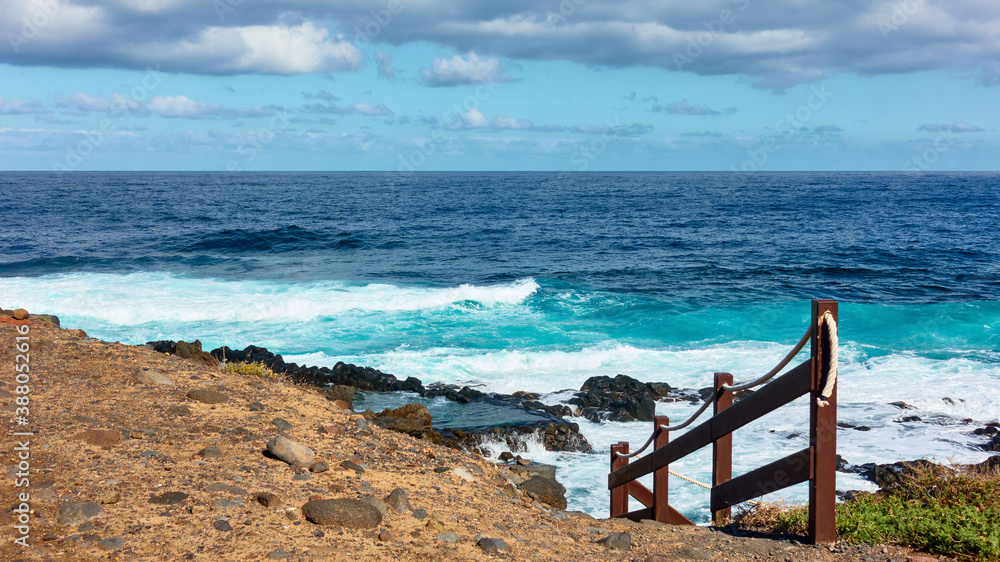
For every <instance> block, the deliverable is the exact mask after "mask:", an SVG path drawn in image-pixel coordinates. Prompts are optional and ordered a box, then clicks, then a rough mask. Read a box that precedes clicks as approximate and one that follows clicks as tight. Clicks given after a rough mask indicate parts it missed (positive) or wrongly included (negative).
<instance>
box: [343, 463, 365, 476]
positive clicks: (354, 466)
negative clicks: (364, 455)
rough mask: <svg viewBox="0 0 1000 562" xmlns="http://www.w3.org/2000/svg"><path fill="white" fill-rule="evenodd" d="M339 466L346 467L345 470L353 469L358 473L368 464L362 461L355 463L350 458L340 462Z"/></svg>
mask: <svg viewBox="0 0 1000 562" xmlns="http://www.w3.org/2000/svg"><path fill="white" fill-rule="evenodd" d="M340 466H342V467H344V468H346V469H347V470H353V471H355V472H357V473H358V474H364V472H365V470H367V469H368V465H366V464H364V463H356V462H354V461H352V460H346V461H344V462H342V463H340Z"/></svg>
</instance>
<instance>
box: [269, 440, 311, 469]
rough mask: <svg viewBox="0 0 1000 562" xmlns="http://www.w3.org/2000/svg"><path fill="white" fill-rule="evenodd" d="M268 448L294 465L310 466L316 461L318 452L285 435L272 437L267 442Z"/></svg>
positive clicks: (273, 453)
mask: <svg viewBox="0 0 1000 562" xmlns="http://www.w3.org/2000/svg"><path fill="white" fill-rule="evenodd" d="M267 450H268V452H270V453H271V454H272V455H274V456H276V457H278V458H279V459H281V460H283V461H285V462H287V463H288V464H290V465H292V466H304V467H310V466H312V465H313V463H314V462H316V453H314V452H313V450H312V449H310V448H309V447H306V446H305V445H303V444H302V443H298V442H296V441H292V440H291V439H289V438H287V437H285V436H284V435H276V436H274V437H272V438H271V440H270V441H268V442H267Z"/></svg>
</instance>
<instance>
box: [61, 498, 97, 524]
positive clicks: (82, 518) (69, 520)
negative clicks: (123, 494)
mask: <svg viewBox="0 0 1000 562" xmlns="http://www.w3.org/2000/svg"><path fill="white" fill-rule="evenodd" d="M102 515H104V508H103V507H101V505H100V504H98V503H94V502H69V503H64V504H62V505H60V506H59V524H60V525H81V524H83V523H86V522H87V521H90V520H91V519H96V518H97V517H100V516H102Z"/></svg>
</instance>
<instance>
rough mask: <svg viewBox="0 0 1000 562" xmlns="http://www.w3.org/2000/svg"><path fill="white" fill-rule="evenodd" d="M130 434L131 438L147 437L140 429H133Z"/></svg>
mask: <svg viewBox="0 0 1000 562" xmlns="http://www.w3.org/2000/svg"><path fill="white" fill-rule="evenodd" d="M128 436H129V438H130V439H143V438H144V437H146V435H145V434H143V433H140V432H138V431H131V432H129V434H128Z"/></svg>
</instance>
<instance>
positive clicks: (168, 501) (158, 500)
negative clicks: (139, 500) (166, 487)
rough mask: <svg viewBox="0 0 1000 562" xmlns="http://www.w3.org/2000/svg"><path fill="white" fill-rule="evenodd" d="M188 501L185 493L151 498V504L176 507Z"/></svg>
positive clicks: (163, 494) (173, 493) (164, 494)
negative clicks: (175, 505)
mask: <svg viewBox="0 0 1000 562" xmlns="http://www.w3.org/2000/svg"><path fill="white" fill-rule="evenodd" d="M186 499H188V495H187V494H185V493H184V492H164V493H162V494H160V495H153V496H152V497H150V498H149V503H152V504H156V505H174V504H178V503H181V502H182V501H184V500H186Z"/></svg>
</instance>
